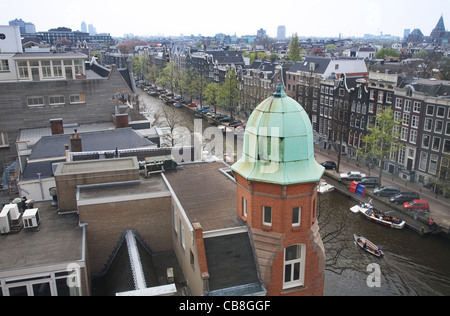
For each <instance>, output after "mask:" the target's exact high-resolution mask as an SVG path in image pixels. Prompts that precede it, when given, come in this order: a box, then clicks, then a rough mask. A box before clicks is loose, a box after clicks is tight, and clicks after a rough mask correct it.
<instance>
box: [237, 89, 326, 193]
mask: <svg viewBox="0 0 450 316" xmlns="http://www.w3.org/2000/svg"><path fill="white" fill-rule="evenodd" d="M231 168H232V170H233V171H234V172H236V173H238V174H240V175H241V176H243V177H244V178H246V179H247V180H251V181H259V182H267V183H274V184H280V185H290V184H296V183H308V182H317V181H319V180H320V178H322V175H323V173H324V170H325V169H324V168H323V167H322V166H321V165H319V164H318V163H317V161H316V159H315V158H314V141H313V129H312V125H311V121H310V120H309V117H308V115H307V114H306V112H305V110H304V109H303V108H302V106H301V105H300V104H298V102H296V101H295V100H294V99H292V98H290V97H288V96H287V95H286V94H285V93H284V90H283V86H282V85H278V87H277V91H276V92H275V93H274V94H273V96H272V97H270V98H268V99H266V100H265V101H263V102H262V103H261V104H260V105H259V106H258V107H257V108H256V109H255V110H254V111H253V113H252V115H251V116H250V118H249V120H248V122H247V127H246V130H245V135H244V150H243V154H242V157H241V159H240V160H239V161H237V162H236V163H235V164H234V165H233V166H232V167H231Z"/></svg>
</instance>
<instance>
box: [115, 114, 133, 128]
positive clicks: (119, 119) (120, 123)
mask: <svg viewBox="0 0 450 316" xmlns="http://www.w3.org/2000/svg"><path fill="white" fill-rule="evenodd" d="M126 127H130V124H129V122H128V114H116V128H126Z"/></svg>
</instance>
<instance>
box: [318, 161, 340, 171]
mask: <svg viewBox="0 0 450 316" xmlns="http://www.w3.org/2000/svg"><path fill="white" fill-rule="evenodd" d="M321 165H322V166H323V167H325V169H327V170H336V169H337V166H336V163H335V162H334V161H325V162H322V163H321Z"/></svg>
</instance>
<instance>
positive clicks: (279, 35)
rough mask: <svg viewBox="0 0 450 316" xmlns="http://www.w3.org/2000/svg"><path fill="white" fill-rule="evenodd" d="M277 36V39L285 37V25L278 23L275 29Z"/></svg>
mask: <svg viewBox="0 0 450 316" xmlns="http://www.w3.org/2000/svg"><path fill="white" fill-rule="evenodd" d="M277 38H278V39H283V40H284V39H286V26H284V25H280V26H279V27H278V29H277Z"/></svg>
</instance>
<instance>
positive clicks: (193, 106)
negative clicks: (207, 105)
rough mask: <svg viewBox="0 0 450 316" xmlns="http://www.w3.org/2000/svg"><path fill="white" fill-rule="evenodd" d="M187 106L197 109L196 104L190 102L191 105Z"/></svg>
mask: <svg viewBox="0 0 450 316" xmlns="http://www.w3.org/2000/svg"><path fill="white" fill-rule="evenodd" d="M188 106H189V107H191V108H196V107H197V103H195V102H192V103H189V104H188Z"/></svg>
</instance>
